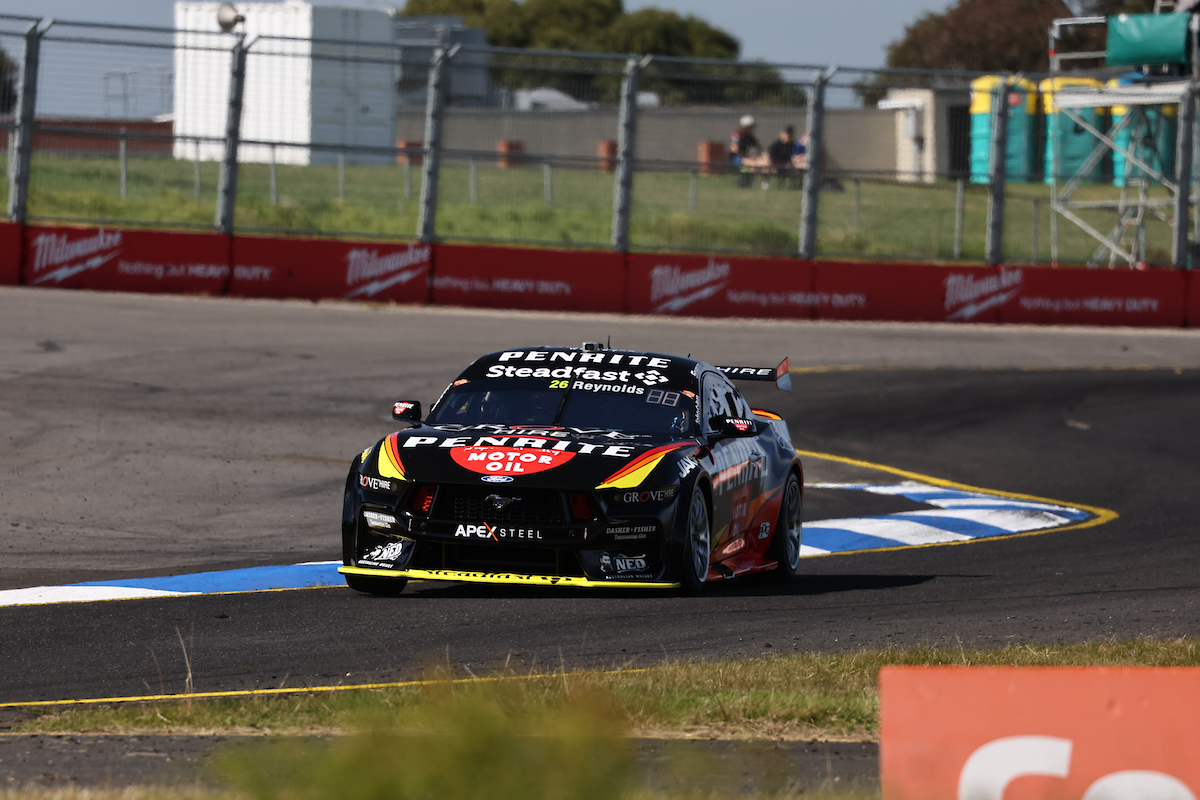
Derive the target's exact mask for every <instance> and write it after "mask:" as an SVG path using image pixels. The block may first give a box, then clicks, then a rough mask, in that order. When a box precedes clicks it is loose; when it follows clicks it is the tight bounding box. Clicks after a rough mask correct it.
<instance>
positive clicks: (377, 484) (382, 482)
mask: <svg viewBox="0 0 1200 800" xmlns="http://www.w3.org/2000/svg"><path fill="white" fill-rule="evenodd" d="M358 485H359V486H361V487H363V488H364V489H370V490H371V491H373V492H399V491H400V487H399V486H397V485H396V482H395V481H393V480H389V479H387V478H372V477H371V476H370V475H359V476H358Z"/></svg>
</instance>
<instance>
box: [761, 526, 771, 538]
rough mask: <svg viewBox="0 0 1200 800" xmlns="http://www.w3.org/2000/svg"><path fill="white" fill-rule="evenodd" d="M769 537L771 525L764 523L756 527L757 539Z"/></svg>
mask: <svg viewBox="0 0 1200 800" xmlns="http://www.w3.org/2000/svg"><path fill="white" fill-rule="evenodd" d="M770 535H771V523H769V522H764V523H763V524H762V525H759V526H758V538H760V539H765V538H767V537H768V536H770Z"/></svg>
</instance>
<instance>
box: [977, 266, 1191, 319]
mask: <svg viewBox="0 0 1200 800" xmlns="http://www.w3.org/2000/svg"><path fill="white" fill-rule="evenodd" d="M999 274H1001V275H1004V276H1009V277H1008V278H1007V279H1006V280H1005V282H1006V283H1011V284H1012V286H1013V289H1014V292H1013V294H1012V295H1011V296H1010V297H1008V298H1006V299H1005V301H1004V304H1003V305H1001V306H1000V321H1001V322H1024V323H1033V324H1038V325H1135V326H1139V327H1154V326H1160V327H1161V326H1169V327H1173V328H1178V327H1180V326H1182V325H1183V317H1184V289H1185V287H1184V283H1185V280H1184V274H1183V273H1182V272H1181V271H1179V270H1177V269H1147V270H1141V271H1139V270H1130V269H1083V268H1079V269H1061V268H1060V269H1054V268H1052V267H1013V268H1009V269H1005V270H1001V271H1000V273H999Z"/></svg>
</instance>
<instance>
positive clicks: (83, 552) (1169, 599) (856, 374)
mask: <svg viewBox="0 0 1200 800" xmlns="http://www.w3.org/2000/svg"><path fill="white" fill-rule="evenodd" d="M609 334H611V335H612V337H613V344H614V345H615V346H622V347H630V348H650V349H660V350H662V351H665V352H685V353H686V352H691V353H692V354H694V355H696V356H699V357H703V358H706V359H708V360H712V361H717V362H726V363H737V362H745V363H750V364H760V363H761V364H770V363H774V360H775V359H777V358H778V357H780V356H782V355H785V354H787V355H790V356H791V357H792V364H793V367H794V368H797V369H798V370H800V371H799V372H798V373H797V374H796V375H794V376H793V377H794V380H795V383H796V388H797V390H796V391H795V392H793V393H791V394H782V393H778V392H775V391H774V390H773V389H766V388H762V389H755V390H753V391H750V392H748V394H750V395H752V398H751V399H752V400H754V401H755V402H756V403H759V404H761V405H764V406H766V407H768V408H772V409H774V410H776V411H778V412H780V413H782V414H783V415H784V416H785V417H786V418H787V419H788V421H789V424H790V426H791V429H792V432H793V437H794V439H795V441H796V444H797V446H798V447H799V448H801V449H802V450H806V451H813V452H819V453H824V454H831V455H834V456H838V457H840V458H841V459H852V460H858V461H862V462H871V463H875V464H882V465H887V466H891V467H895V468H899V469H903V470H907V471H911V472H915V473H921V474H924V475H929V476H934V477H937V478H944V479H949V480H952V481H956V482H959V483H963V484H968V485H973V486H977V487H985V488H988V489H993V490H999V491H1005V492H1015V493H1022V494H1029V495H1036V496H1040V497H1046V498H1051V499H1054V500H1058V501H1064V502H1066V503H1079V504H1087V505H1091V506H1096V507H1100V508H1105V509H1112V510H1114V511H1116V512H1117V513H1118V514H1119V515H1120V516H1119V517H1118V518H1117V519H1115V520H1113V521H1110V522H1107V523H1105V524H1103V525H1098V526H1092V527H1087V528H1077V529H1074V530H1065V531H1062V532H1048V533H1043V534H1040V535H1033V536H1024V537H1017V538H1011V539H1003V540H997V541H987V542H973V543H968V544H962V545H951V546H934V547H923V548H911V549H901V550H889V551H886V552H866V553H858V554H852V555H850V554H845V555H835V556H825V557H818V558H812V559H807V560H806V561H805V562H804V563H803V567H802V571H803V575H802V576H801V577H800V578H799V579H798V580H797V581H795V582H794V584H792V585H791V586H789V587H786V588H784V589H780V588H779V587H776V586H772V585H769V584H766V583H761V582H755V581H745V582H741V583H733V584H730V585H728V586H722V587H718V588H716V589H715V590H714V591H712V592H711V593H710V594H708V595H707V596H705V597H701V598H696V599H688V598H680V597H670V596H662V595H653V594H651V595H646V594H633V593H629V594H611V593H604V594H601V593H597V592H585V591H561V590H560V591H554V590H547V591H541V590H537V591H535V590H533V589H529V588H521V587H517V588H509V587H481V586H467V585H449V584H434V583H428V584H419V585H413V586H412V587H410V589H409V590H407V591H406V592H405V594H404V595H403V596H402V597H400V598H397V599H383V598H374V597H367V596H363V595H358V594H355V593H353V592H350V591H349V590H347V589H344V588H335V589H314V590H302V591H286V592H267V593H254V594H229V595H215V596H204V597H181V598H163V599H147V600H127V601H112V602H103V603H85V604H69V605H42V606H26V607H13V608H0V642H2V643H3V646H2V647H0V703H14V702H22V701H25V702H27V701H38V700H42V701H45V700H63V699H69V698H89V697H90V698H96V697H114V696H126V695H144V694H158V693H176V692H180V691H182V690H183V688H184V686H185V681H186V677H187V667H186V665H185V660H184V652H183V647H184V646H186V649H187V656H188V659H189V660H190V664H191V671H192V679H193V685H194V687H195V689H196V690H197V691H226V690H238V689H254V688H263V687H277V686H280V685H284V684H285V683H286V685H287V686H302V685H309V684H323V685H328V684H352V683H363V682H379V681H389V680H401V679H405V678H408V677H412V676H414V675H417V674H419V673H420V672H421V670H422V669H423V668H425V667H427V666H429V665H431V664H445V663H447V662H449V664H450V665H451V666H452V667H454V668H456V669H462V668H467V669H470V670H472V671H473V672H476V673H479V672H481V671H483V672H486V671H488V670H492V669H496V668H499V667H501V666H503V665H504V664H505V663H508V664H509V666H510V667H513V666H516V667H518V668H522V669H527V668H557V667H559V666H560V665H565V666H567V667H568V668H589V667H614V666H621V665H626V664H645V663H650V662H654V661H659V660H662V659H664V658H671V659H688V658H698V659H715V658H737V657H747V656H757V655H761V654H764V653H787V652H795V651H808V650H841V649H853V648H858V647H863V646H886V645H889V644H892V645H908V644H936V645H946V646H954V647H957V646H958V645H959V644H960V643H961V644H962V645H964V646H972V645H977V646H984V647H996V646H1002V645H1005V644H1011V643H1031V644H1036V643H1053V642H1070V641H1083V640H1095V639H1107V638H1112V637H1116V638H1131V637H1139V636H1151V637H1174V636H1185V635H1194V634H1196V633H1197V632H1198V631H1200V607H1198V606H1197V602H1196V598H1197V591H1196V590H1197V588H1198V586H1200V579H1198V578H1197V575H1196V571H1197V556H1200V537H1198V536H1197V533H1198V530H1197V524H1196V522H1195V520H1196V512H1197V509H1198V507H1200V499H1198V498H1200V492H1197V487H1198V486H1200V480H1198V478H1200V459H1197V457H1196V453H1197V452H1198V448H1200V432H1198V431H1197V425H1196V420H1197V418H1198V417H1200V335H1197V334H1196V333H1194V332H1191V331H1161V332H1154V331H1129V330H1115V331H1087V330H1081V329H1070V330H1046V329H1034V328H997V327H982V326H980V327H951V326H903V325H835V324H815V323H810V324H805V323H754V322H736V321H734V322H720V323H718V322H704V321H676V320H649V319H644V318H642V319H638V318H619V317H603V316H596V317H587V318H584V319H582V320H580V319H575V318H569V317H565V316H559V315H533V314H502V313H476V312H459V311H447V310H428V309H392V308H369V307H361V306H348V305H342V304H319V305H313V304H308V303H258V302H239V301H231V300H214V299H192V298H162V297H137V296H130V295H100V294H89V293H77V292H59V291H37V290H14V289H8V290H0V475H3V481H4V482H3V486H4V489H3V492H2V493H0V530H2V531H3V536H2V538H0V553H2V554H3V555H2V556H0V589H8V588H20V587H28V586H37V585H45V584H52V583H74V582H79V581H92V580H105V579H112V578H122V577H138V576H154V575H164V574H171V573H173V572H195V571H201V570H211V569H226V568H236V567H246V566H257V565H268V564H285V563H295V562H297V561H303V560H322V559H332V558H336V557H337V555H338V543H337V519H338V507H339V503H340V487H341V482H342V480H343V478H344V475H345V468H346V465H347V464H348V462H349V460H350V458H351V456H353V455H354V454H355V453H357V452H358V450H360V449H361V448H362V447H363V446H365V445H366V444H368V443H370V442H371V441H372V440H374V439H375V438H377V436H378V435H380V434H382V433H384V432H386V431H387V430H389V419H388V410H389V408H390V404H391V402H392V401H393V400H396V399H400V398H402V397H403V398H412V399H420V400H422V401H425V402H429V401H431V400H433V399H434V398H435V397H436V395H437V393H438V392H439V391H440V389H441V387H442V385H444V384H445V383H446V382H447V381H448V380H449V379H450V378H452V377H453V375H454V373H455V372H456V371H457V369H458V368H459V367H460V366H461V365H462V364H464V363H465V362H466V361H467V360H469V359H470V358H472V357H473V356H475V355H477V354H479V353H481V352H484V351H486V350H489V349H493V348H496V347H500V346H505V345H519V344H529V343H561V344H572V343H575V342H576V341H579V340H582V339H585V338H587V339H604V338H606V336H607V335H609ZM843 366H849V367H853V368H842V367H843ZM805 465H806V469H807V474H806V479H807V480H808V481H809V482H820V481H829V482H838V481H854V480H862V479H864V478H869V477H872V476H874V477H878V478H883V479H886V480H889V481H894V480H896V476H895V475H890V474H887V473H879V472H876V471H873V470H871V469H870V468H869V467H864V466H862V465H854V464H850V463H847V462H846V461H844V460H836V459H824V458H818V457H809V458H806V459H805ZM847 502H849V501H848V500H847V499H846V496H845V495H844V494H843V495H838V494H835V493H826V494H824V495H822V493H821V491H820V490H812V491H810V493H809V501H808V505H807V507H806V511H807V512H808V513H809V515H810V516H809V518H813V517H812V516H811V515H812V514H819V513H820V512H822V511H823V512H825V513H826V514H833V513H836V514H839V515H845V514H847V513H849V514H854V513H866V512H861V511H860V510H859V509H855V508H840V507H839V508H835V506H839V504H840V505H845V504H846V503H847ZM870 513H875V512H873V511H872V512H870ZM181 641H182V643H183V646H181Z"/></svg>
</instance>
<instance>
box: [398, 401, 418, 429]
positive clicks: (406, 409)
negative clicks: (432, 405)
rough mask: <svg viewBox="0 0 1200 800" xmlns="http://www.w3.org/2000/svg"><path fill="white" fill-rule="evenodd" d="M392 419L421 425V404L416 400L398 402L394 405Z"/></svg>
mask: <svg viewBox="0 0 1200 800" xmlns="http://www.w3.org/2000/svg"><path fill="white" fill-rule="evenodd" d="M392 419H394V420H396V421H397V422H411V423H412V424H414V425H420V424H421V404H420V403H419V402H417V401H416V400H398V401H396V402H395V403H394V404H393V405H392Z"/></svg>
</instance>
